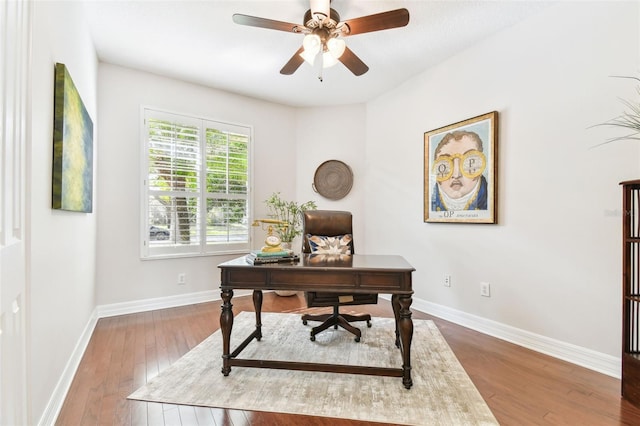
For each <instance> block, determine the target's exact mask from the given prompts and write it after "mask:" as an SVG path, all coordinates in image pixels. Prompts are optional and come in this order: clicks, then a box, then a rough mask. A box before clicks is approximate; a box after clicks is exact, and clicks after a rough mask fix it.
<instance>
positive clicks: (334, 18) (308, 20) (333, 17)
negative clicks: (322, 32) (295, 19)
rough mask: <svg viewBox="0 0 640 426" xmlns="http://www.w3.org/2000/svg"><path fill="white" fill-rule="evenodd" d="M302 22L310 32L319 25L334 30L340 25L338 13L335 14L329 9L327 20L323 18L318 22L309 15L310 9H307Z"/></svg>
mask: <svg viewBox="0 0 640 426" xmlns="http://www.w3.org/2000/svg"><path fill="white" fill-rule="evenodd" d="M302 22H304V26H305V27H307V28H309V29H310V30H313V29H315V28H318V27H320V26H321V25H322V26H323V27H326V28H329V29H334V28H336V27H337V26H338V24H339V23H340V15H339V14H338V12H336V10H335V9H329V18H328V19H327V18H325V19H324V20H323V21H319V20H318V19H316V18H315V17H314V16H313V15H312V14H311V9H309V10H307V11H306V13H305V14H304V18H303V21H302Z"/></svg>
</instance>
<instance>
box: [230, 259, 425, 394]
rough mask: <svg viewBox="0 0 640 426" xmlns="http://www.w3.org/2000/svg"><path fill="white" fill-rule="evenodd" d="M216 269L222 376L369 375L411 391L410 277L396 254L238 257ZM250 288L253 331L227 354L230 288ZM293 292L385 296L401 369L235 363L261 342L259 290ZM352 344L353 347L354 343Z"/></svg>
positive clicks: (252, 361) (286, 363)
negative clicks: (258, 371)
mask: <svg viewBox="0 0 640 426" xmlns="http://www.w3.org/2000/svg"><path fill="white" fill-rule="evenodd" d="M218 267H219V268H220V269H221V284H220V290H221V296H222V312H221V313H220V330H221V331H222V374H224V375H225V376H228V375H229V373H230V372H231V367H232V366H234V365H235V366H239V367H261V368H278V369H289V370H304V371H325V372H334V373H351V374H370V375H377V376H392V377H402V384H403V385H404V386H405V387H406V388H407V389H409V388H411V386H412V385H413V382H412V380H411V339H412V337H413V321H412V320H411V310H410V307H411V302H412V299H411V295H412V294H413V290H412V288H411V273H412V272H413V271H414V270H415V269H414V268H413V267H412V266H411V265H409V263H407V261H406V260H405V259H404V258H402V257H401V256H382V255H352V256H340V255H335V256H328V255H314V254H304V255H302V256H301V257H300V262H298V263H289V264H283V263H277V264H268V265H256V266H253V265H250V264H248V263H247V262H246V260H245V258H244V256H243V257H239V258H237V259H234V260H231V261H228V262H224V263H222V264H220V265H218ZM235 289H249V290H253V304H254V307H255V313H256V329H255V330H254V332H253V333H251V334H250V335H249V336H248V337H247V338H246V339H245V340H244V341H243V342H242V343H241V344H240V345H238V347H237V348H236V349H234V350H233V352H231V348H230V341H231V329H232V327H233V310H232V306H233V305H232V304H231V299H232V297H233V290H235ZM263 290H295V291H320V292H335V293H344V294H354V293H384V294H391V295H392V296H391V305H392V306H393V313H394V316H395V320H396V321H395V323H396V339H395V345H396V347H397V348H399V349H400V352H401V355H402V368H383V367H367V366H357V365H334V364H318V363H305V362H287V361H268V360H256V359H240V358H238V355H239V354H240V352H242V350H243V349H244V348H245V347H246V346H247V345H248V344H249V343H250V342H251V341H252V340H253V339H254V338H255V339H256V340H258V341H259V340H260V339H261V338H262V330H261V327H262V321H261V309H262V291H263ZM354 344H357V343H354Z"/></svg>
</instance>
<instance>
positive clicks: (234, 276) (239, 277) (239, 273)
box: [225, 268, 267, 287]
mask: <svg viewBox="0 0 640 426" xmlns="http://www.w3.org/2000/svg"><path fill="white" fill-rule="evenodd" d="M266 278H267V271H266V270H265V269H259V268H255V269H254V268H245V269H230V270H228V271H227V275H226V280H225V282H226V284H229V285H231V286H233V285H234V284H258V285H257V286H256V287H263V286H264V283H265V280H266Z"/></svg>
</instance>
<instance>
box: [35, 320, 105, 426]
mask: <svg viewBox="0 0 640 426" xmlns="http://www.w3.org/2000/svg"><path fill="white" fill-rule="evenodd" d="M97 323H98V316H97V310H96V309H94V310H93V312H92V313H91V316H90V317H89V321H88V322H87V325H86V326H85V327H84V330H83V331H82V334H81V335H80V338H79V339H78V343H76V347H75V348H74V349H73V352H72V353H71V356H70V357H69V360H68V361H67V365H65V367H64V370H63V371H62V374H61V375H60V379H59V380H58V383H57V384H56V387H55V388H54V390H53V393H52V394H51V398H49V402H48V403H47V406H46V407H45V409H44V412H43V413H42V417H40V420H39V421H38V425H42V426H45V425H47V426H48V425H54V424H55V423H56V419H57V418H58V414H60V410H61V409H62V404H64V400H65V398H66V397H67V392H69V388H70V387H71V382H73V378H74V376H75V375H76V371H77V370H78V367H79V366H80V361H82V357H83V356H84V352H85V350H86V349H87V346H88V345H89V340H91V335H92V334H93V330H94V329H95V328H96V324H97Z"/></svg>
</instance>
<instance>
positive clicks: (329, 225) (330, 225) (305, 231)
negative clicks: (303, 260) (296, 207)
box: [302, 210, 355, 253]
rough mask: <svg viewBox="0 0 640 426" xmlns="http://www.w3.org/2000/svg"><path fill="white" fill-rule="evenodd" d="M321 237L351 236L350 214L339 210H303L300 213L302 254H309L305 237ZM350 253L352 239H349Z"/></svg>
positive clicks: (309, 250)
mask: <svg viewBox="0 0 640 426" xmlns="http://www.w3.org/2000/svg"><path fill="white" fill-rule="evenodd" d="M309 234H310V235H322V236H327V237H335V236H337V235H344V234H353V221H352V217H351V212H345V211H339V210H305V211H303V212H302V252H303V253H311V247H310V246H309V239H308V238H307V235H309ZM350 246H351V253H355V252H354V250H353V238H352V239H351V243H350Z"/></svg>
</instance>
